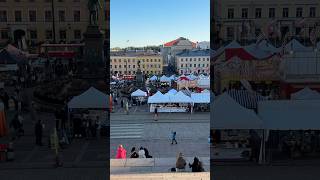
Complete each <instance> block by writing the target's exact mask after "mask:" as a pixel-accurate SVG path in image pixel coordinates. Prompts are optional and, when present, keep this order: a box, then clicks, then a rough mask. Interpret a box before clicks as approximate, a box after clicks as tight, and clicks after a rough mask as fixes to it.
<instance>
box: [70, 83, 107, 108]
mask: <svg viewBox="0 0 320 180" xmlns="http://www.w3.org/2000/svg"><path fill="white" fill-rule="evenodd" d="M108 103H109V97H108V95H106V94H104V93H103V92H101V91H99V90H97V89H96V88H94V87H90V88H89V89H88V90H87V91H85V92H84V93H82V94H80V95H79V96H75V97H73V98H72V99H71V100H70V101H69V103H68V108H69V109H86V108H99V109H106V108H108Z"/></svg>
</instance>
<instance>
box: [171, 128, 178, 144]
mask: <svg viewBox="0 0 320 180" xmlns="http://www.w3.org/2000/svg"><path fill="white" fill-rule="evenodd" d="M176 136H177V132H175V131H174V132H172V136H171V144H173V142H175V143H176V144H178V142H177V140H176Z"/></svg>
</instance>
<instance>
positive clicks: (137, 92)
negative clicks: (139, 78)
mask: <svg viewBox="0 0 320 180" xmlns="http://www.w3.org/2000/svg"><path fill="white" fill-rule="evenodd" d="M131 96H133V97H139V96H140V97H141V96H143V97H145V96H147V93H146V92H144V91H142V90H141V89H138V90H136V91H134V92H132V93H131Z"/></svg>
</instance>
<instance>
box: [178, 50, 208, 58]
mask: <svg viewBox="0 0 320 180" xmlns="http://www.w3.org/2000/svg"><path fill="white" fill-rule="evenodd" d="M176 56H179V57H193V56H210V49H196V50H184V51H182V52H181V53H178V54H177V55H176Z"/></svg>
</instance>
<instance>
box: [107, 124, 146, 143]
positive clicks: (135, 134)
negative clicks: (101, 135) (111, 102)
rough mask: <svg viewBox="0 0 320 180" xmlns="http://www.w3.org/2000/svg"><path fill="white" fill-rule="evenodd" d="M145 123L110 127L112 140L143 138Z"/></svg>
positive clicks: (112, 125)
mask: <svg viewBox="0 0 320 180" xmlns="http://www.w3.org/2000/svg"><path fill="white" fill-rule="evenodd" d="M143 131H144V124H143V123H130V124H129V123H117V124H111V125H110V139H140V138H142V136H143Z"/></svg>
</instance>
